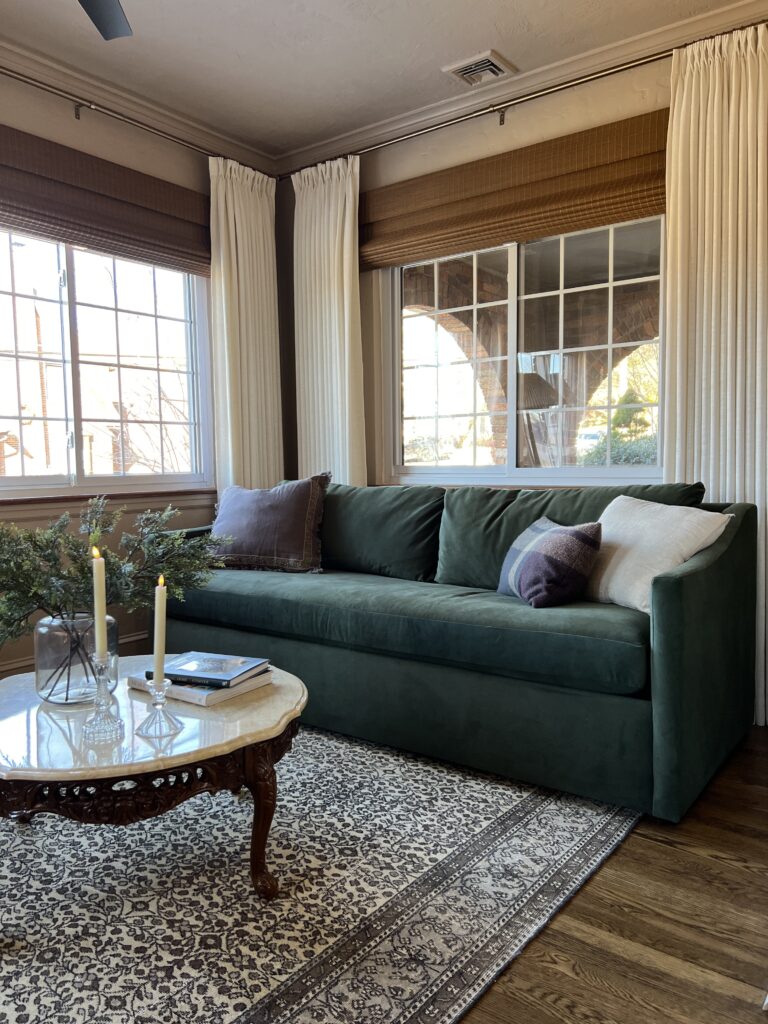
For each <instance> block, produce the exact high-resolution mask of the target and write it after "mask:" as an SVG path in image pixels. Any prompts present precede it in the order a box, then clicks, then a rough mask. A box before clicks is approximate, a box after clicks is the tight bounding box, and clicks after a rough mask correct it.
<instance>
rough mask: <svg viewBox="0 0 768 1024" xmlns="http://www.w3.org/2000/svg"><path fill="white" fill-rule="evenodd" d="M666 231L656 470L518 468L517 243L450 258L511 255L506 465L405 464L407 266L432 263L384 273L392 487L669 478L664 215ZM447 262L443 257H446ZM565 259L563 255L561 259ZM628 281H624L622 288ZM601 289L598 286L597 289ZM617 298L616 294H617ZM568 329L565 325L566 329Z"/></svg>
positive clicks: (387, 464) (387, 471)
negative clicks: (404, 281) (664, 418)
mask: <svg viewBox="0 0 768 1024" xmlns="http://www.w3.org/2000/svg"><path fill="white" fill-rule="evenodd" d="M656 219H657V217H640V218H637V219H636V220H632V221H619V222H617V224H616V225H605V226H606V227H614V226H618V225H619V224H620V225H621V226H625V225H629V224H640V223H643V222H644V221H648V220H656ZM658 219H659V221H660V231H661V247H660V259H659V341H658V345H659V406H658V415H659V419H658V445H659V449H658V451H659V462H658V464H657V465H655V466H631V465H613V466H590V467H584V466H560V467H555V468H552V467H531V468H516V467H515V466H513V465H511V464H510V462H511V460H514V459H516V458H517V379H516V377H517V356H518V351H517V341H518V339H517V324H518V303H519V292H518V265H519V260H518V252H519V247H518V244H517V243H516V242H512V243H509V244H508V245H507V246H504V245H495V246H491V247H489V248H486V249H474V250H470V251H469V252H463V253H455V254H451V256H450V257H445V259H460V258H462V257H469V256H472V255H474V254H475V253H483V252H491V251H494V250H498V249H502V248H507V249H508V251H509V281H510V289H509V294H510V299H509V303H508V316H509V320H508V345H509V358H508V361H507V374H508V376H507V402H508V413H507V431H508V433H507V453H508V455H507V457H508V460H510V461H508V464H507V465H506V466H406V465H403V464H402V462H400V461H399V458H400V450H401V440H402V438H401V430H402V383H401V382H402V372H403V367H402V315H401V309H402V304H401V271H402V270H403V269H404V268H405V267H410V266H421V265H423V264H424V263H425V262H430V261H429V260H427V261H425V260H415V261H414V262H413V263H405V264H402V265H401V266H398V267H392V268H390V269H389V270H388V271H383V272H382V278H383V279H382V288H383V289H384V290H385V291H387V292H388V293H389V294H388V295H385V296H384V304H385V306H386V309H385V310H384V315H383V320H384V322H383V324H382V343H383V344H382V370H383V375H382V376H383V379H382V385H383V387H382V390H383V392H384V396H383V397H384V401H383V406H382V408H383V423H382V424H381V426H382V430H383V433H384V437H385V438H386V439H387V440H386V444H387V450H386V456H385V461H384V467H383V468H384V476H385V479H384V481H383V482H384V483H388V484H417V483H423V484H438V485H441V484H486V485H490V486H503V485H508V484H513V485H514V486H515V487H541V486H559V487H568V486H573V487H583V486H600V485H604V486H610V485H612V484H617V485H626V484H644V483H661V482H662V480H663V465H662V453H663V450H664V445H663V440H664V439H663V437H662V429H663V427H662V409H663V408H664V372H663V367H664V356H665V346H664V304H665V296H664V288H663V283H664V268H665V246H664V239H665V235H666V232H665V217H664V216H663V215H661V216H660V217H658ZM596 230H599V229H598V228H586V229H584V230H582V231H569V232H564V233H563V234H562V235H552V236H549V237H553V238H563V237H565V238H570V237H573V236H576V235H583V234H589V233H590V232H592V231H596ZM440 259H443V257H440ZM561 259H562V256H561ZM610 281H611V282H612V281H613V263H612V254H611V263H610ZM623 283H625V282H622V284H623ZM595 287H598V286H595ZM611 294H612V292H611ZM561 330H562V325H561Z"/></svg>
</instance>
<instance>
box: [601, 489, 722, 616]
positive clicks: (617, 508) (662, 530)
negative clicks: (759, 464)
mask: <svg viewBox="0 0 768 1024" xmlns="http://www.w3.org/2000/svg"><path fill="white" fill-rule="evenodd" d="M732 518H733V516H729V515H725V514H723V513H722V512H706V511H705V510H704V509H701V508H684V507H682V506H680V505H660V504H658V503H657V502H655V501H641V500H640V499H639V498H630V497H629V496H627V495H621V496H620V497H618V498H614V499H613V501H612V502H611V503H610V505H608V507H607V508H606V509H605V511H604V512H603V514H602V515H601V516H600V519H599V522H600V523H601V524H602V527H603V539H602V544H601V546H600V552H599V554H598V556H597V560H596V562H595V567H594V569H593V570H592V574H591V576H590V577H589V583H588V585H587V597H588V599H589V600H591V601H601V602H602V603H603V604H620V605H623V606H624V607H625V608H637V609H638V610H639V611H641V612H649V613H650V610H651V581H652V580H653V578H654V576H659V575H660V574H661V573H663V572H669V570H670V569H674V568H675V566H676V565H682V563H683V562H687V561H688V559H689V558H691V557H692V556H693V555H695V554H696V552H697V551H702V550H703V549H704V548H707V547H709V545H710V544H714V542H715V541H716V540H717V538H718V537H719V536H720V534H721V533H722V532H723V530H724V529H725V528H726V526H727V525H728V523H729V522H730V520H731V519H732Z"/></svg>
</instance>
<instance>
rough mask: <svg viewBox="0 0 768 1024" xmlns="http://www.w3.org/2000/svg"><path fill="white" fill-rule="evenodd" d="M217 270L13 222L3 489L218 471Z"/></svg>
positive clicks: (183, 478)
mask: <svg viewBox="0 0 768 1024" xmlns="http://www.w3.org/2000/svg"><path fill="white" fill-rule="evenodd" d="M205 316H206V314H205V283H204V281H203V280H202V279H200V278H195V277H194V276H193V275H190V274H184V273H180V272H177V271H173V270H167V269H164V268H162V267H155V266H151V265H147V264H143V263H135V262H132V261H129V260H122V259H113V258H112V257H110V256H105V255H102V254H100V253H96V252H91V251H88V250H85V249H81V248H73V247H70V246H65V245H61V244H58V243H56V242H50V241H46V240H43V239H40V238H34V237H29V236H22V235H18V234H14V233H12V232H4V231H0V490H1V491H2V492H5V493H10V492H13V491H29V490H33V489H34V488H39V487H41V486H43V487H46V488H47V489H48V490H50V489H51V488H55V487H57V486H68V487H72V486H74V487H81V488H83V489H86V490H91V491H92V490H93V489H94V488H98V489H99V490H105V489H109V487H110V485H111V486H113V487H117V488H118V489H128V490H130V489H131V487H133V488H134V489H139V488H140V486H145V487H146V486H147V484H148V483H149V484H151V485H155V484H157V483H158V482H163V483H165V484H170V485H173V484H177V485H189V484H193V483H196V482H197V483H204V482H208V480H209V479H210V456H209V452H208V446H207V444H206V437H207V435H208V433H209V431H208V424H207V421H206V416H205V410H206V409H207V408H208V407H209V405H210V402H209V401H204V400H203V399H204V398H206V397H207V391H206V388H207V381H206V377H205V373H204V372H203V371H204V370H205V359H204V356H205V347H204V346H205V338H206V332H205Z"/></svg>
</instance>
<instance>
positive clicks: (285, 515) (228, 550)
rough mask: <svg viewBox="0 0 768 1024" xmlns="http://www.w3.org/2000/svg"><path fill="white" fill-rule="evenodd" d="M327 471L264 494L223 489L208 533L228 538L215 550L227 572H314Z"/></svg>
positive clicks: (329, 475)
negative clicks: (248, 570) (239, 570)
mask: <svg viewBox="0 0 768 1024" xmlns="http://www.w3.org/2000/svg"><path fill="white" fill-rule="evenodd" d="M330 482H331V474H330V473H319V474H318V475H317V476H311V477H309V478H308V479H306V480H289V481H287V482H286V483H282V484H278V485H277V487H272V488H270V489H269V490H254V491H249V490H247V489H246V488H245V487H237V486H235V487H227V488H226V489H225V490H224V491H223V493H222V495H221V498H220V500H219V509H218V513H217V515H216V522H215V523H214V524H213V533H214V535H218V536H219V537H229V538H231V541H230V543H228V544H226V545H224V546H223V547H221V548H220V549H219V554H220V555H221V557H222V558H223V559H224V561H225V564H226V565H228V566H229V567H230V568H231V569H277V570H282V571H283V572H320V523H321V521H322V518H323V499H324V497H325V492H326V489H327V487H328V484H329V483H330Z"/></svg>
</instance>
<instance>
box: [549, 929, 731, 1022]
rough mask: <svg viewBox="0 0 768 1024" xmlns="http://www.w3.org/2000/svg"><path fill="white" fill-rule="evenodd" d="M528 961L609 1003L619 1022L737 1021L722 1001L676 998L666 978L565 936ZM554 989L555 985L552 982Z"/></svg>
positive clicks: (693, 996)
mask: <svg viewBox="0 0 768 1024" xmlns="http://www.w3.org/2000/svg"><path fill="white" fill-rule="evenodd" d="M530 956H531V959H532V960H534V961H535V962H536V963H537V964H538V965H539V967H540V968H541V967H545V968H546V969H547V970H548V971H549V972H550V974H551V972H554V971H556V972H558V974H560V975H562V977H563V980H564V981H565V982H566V984H568V985H569V987H570V986H571V985H573V984H574V983H575V982H576V981H579V982H580V983H581V986H582V987H581V990H580V991H581V994H582V999H583V1000H586V999H588V998H589V995H588V993H589V992H591V993H592V998H593V999H594V996H595V994H596V993H597V994H599V999H600V1002H601V1003H602V1002H603V1000H605V999H606V998H611V1001H612V1003H613V1004H614V1005H615V1006H616V1004H618V1005H617V1008H616V1009H615V1011H614V1012H615V1013H616V1014H620V1015H621V1020H626V1021H628V1022H629V1021H632V1022H634V1021H637V1020H644V1021H645V1020H657V1019H669V1020H673V1021H675V1022H676V1024H692V1022H695V1024H732V1022H733V1021H734V1020H738V1017H733V1016H731V1015H730V1006H729V1005H728V1003H727V1001H725V1000H714V1003H715V1004H716V1005H713V1000H711V999H708V1000H702V999H701V998H699V997H698V994H694V993H693V992H691V991H686V994H685V1000H681V998H680V995H681V993H680V987H679V985H676V984H674V983H673V982H672V980H671V979H669V980H668V981H667V983H666V984H663V983H661V981H660V979H659V978H658V976H657V975H656V974H655V973H654V972H653V971H649V970H647V969H646V968H643V967H642V966H641V965H638V964H636V963H626V962H622V963H621V966H620V968H619V962H618V961H617V960H616V958H615V957H606V956H601V955H600V954H599V952H598V951H597V950H595V949H594V948H593V947H592V946H590V945H587V944H585V943H583V942H580V941H578V940H574V939H572V938H571V937H570V936H567V935H564V934H555V935H550V936H548V937H547V941H546V942H545V943H541V944H537V948H534V949H532V950H531V954H530ZM551 984H555V982H551Z"/></svg>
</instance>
